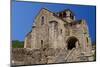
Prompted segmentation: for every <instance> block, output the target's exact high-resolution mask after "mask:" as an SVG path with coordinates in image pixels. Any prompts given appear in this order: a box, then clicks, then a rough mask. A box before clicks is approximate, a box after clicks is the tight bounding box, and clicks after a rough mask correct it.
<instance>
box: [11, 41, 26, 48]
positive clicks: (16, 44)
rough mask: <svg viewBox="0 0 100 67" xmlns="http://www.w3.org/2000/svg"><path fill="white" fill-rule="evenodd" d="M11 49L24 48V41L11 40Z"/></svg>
mask: <svg viewBox="0 0 100 67" xmlns="http://www.w3.org/2000/svg"><path fill="white" fill-rule="evenodd" d="M12 47H13V48H24V41H19V40H13V41H12Z"/></svg>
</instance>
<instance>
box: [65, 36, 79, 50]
mask: <svg viewBox="0 0 100 67" xmlns="http://www.w3.org/2000/svg"><path fill="white" fill-rule="evenodd" d="M66 43H67V49H68V50H71V49H73V48H76V47H78V46H79V40H78V39H77V38H76V37H74V36H72V37H69V38H68V40H67V41H66Z"/></svg>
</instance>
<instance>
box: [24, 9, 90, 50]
mask: <svg viewBox="0 0 100 67" xmlns="http://www.w3.org/2000/svg"><path fill="white" fill-rule="evenodd" d="M90 47H91V39H90V37H89V31H88V26H87V23H86V21H85V20H84V19H80V20H77V19H76V17H75V14H74V13H73V12H72V11H71V10H70V9H65V10H63V11H59V12H56V13H54V12H51V11H49V10H48V9H45V8H42V9H41V10H40V12H39V14H38V15H37V16H36V18H35V20H34V24H33V25H32V29H31V31H30V32H29V33H28V34H27V35H26V37H25V42H24V48H31V49H41V48H53V49H57V48H59V49H66V50H72V49H73V48H81V50H83V51H87V50H88V51H90V50H91V49H90Z"/></svg>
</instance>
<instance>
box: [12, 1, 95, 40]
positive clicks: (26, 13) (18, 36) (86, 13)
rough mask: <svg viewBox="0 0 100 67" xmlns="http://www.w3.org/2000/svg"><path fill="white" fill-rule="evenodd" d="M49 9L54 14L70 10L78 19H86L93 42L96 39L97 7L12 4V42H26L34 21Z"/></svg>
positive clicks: (34, 3)
mask: <svg viewBox="0 0 100 67" xmlns="http://www.w3.org/2000/svg"><path fill="white" fill-rule="evenodd" d="M41 8H47V9H48V10H50V11H52V12H59V11H62V10H64V9H70V10H72V11H73V12H74V14H75V16H76V19H77V20H79V19H85V20H86V22H87V24H88V28H89V34H90V37H91V39H92V41H95V40H96V39H95V38H96V29H95V28H96V27H95V26H96V25H95V24H96V18H95V17H96V16H95V12H96V10H95V9H96V7H95V6H86V5H85V6H82V5H71V4H50V3H39V2H18V1H17V2H15V1H13V2H12V10H11V11H12V12H11V18H12V23H11V24H12V32H11V33H12V40H20V41H24V39H25V36H26V34H27V33H28V32H29V31H30V30H31V27H32V24H33V23H34V19H35V17H36V16H37V14H38V13H39V11H40V10H41Z"/></svg>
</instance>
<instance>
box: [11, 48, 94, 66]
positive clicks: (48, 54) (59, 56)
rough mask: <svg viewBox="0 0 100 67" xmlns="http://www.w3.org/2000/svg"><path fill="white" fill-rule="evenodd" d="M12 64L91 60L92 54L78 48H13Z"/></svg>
mask: <svg viewBox="0 0 100 67" xmlns="http://www.w3.org/2000/svg"><path fill="white" fill-rule="evenodd" d="M11 59H12V65H31V64H51V63H62V62H64V63H65V62H66V63H67V62H80V61H93V60H94V59H93V54H91V53H90V54H89V53H88V54H87V53H86V52H82V51H81V50H80V48H77V49H76V48H73V49H72V50H66V49H53V48H49V49H35V50H34V49H33V50H32V49H25V48H13V49H12V54H11Z"/></svg>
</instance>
